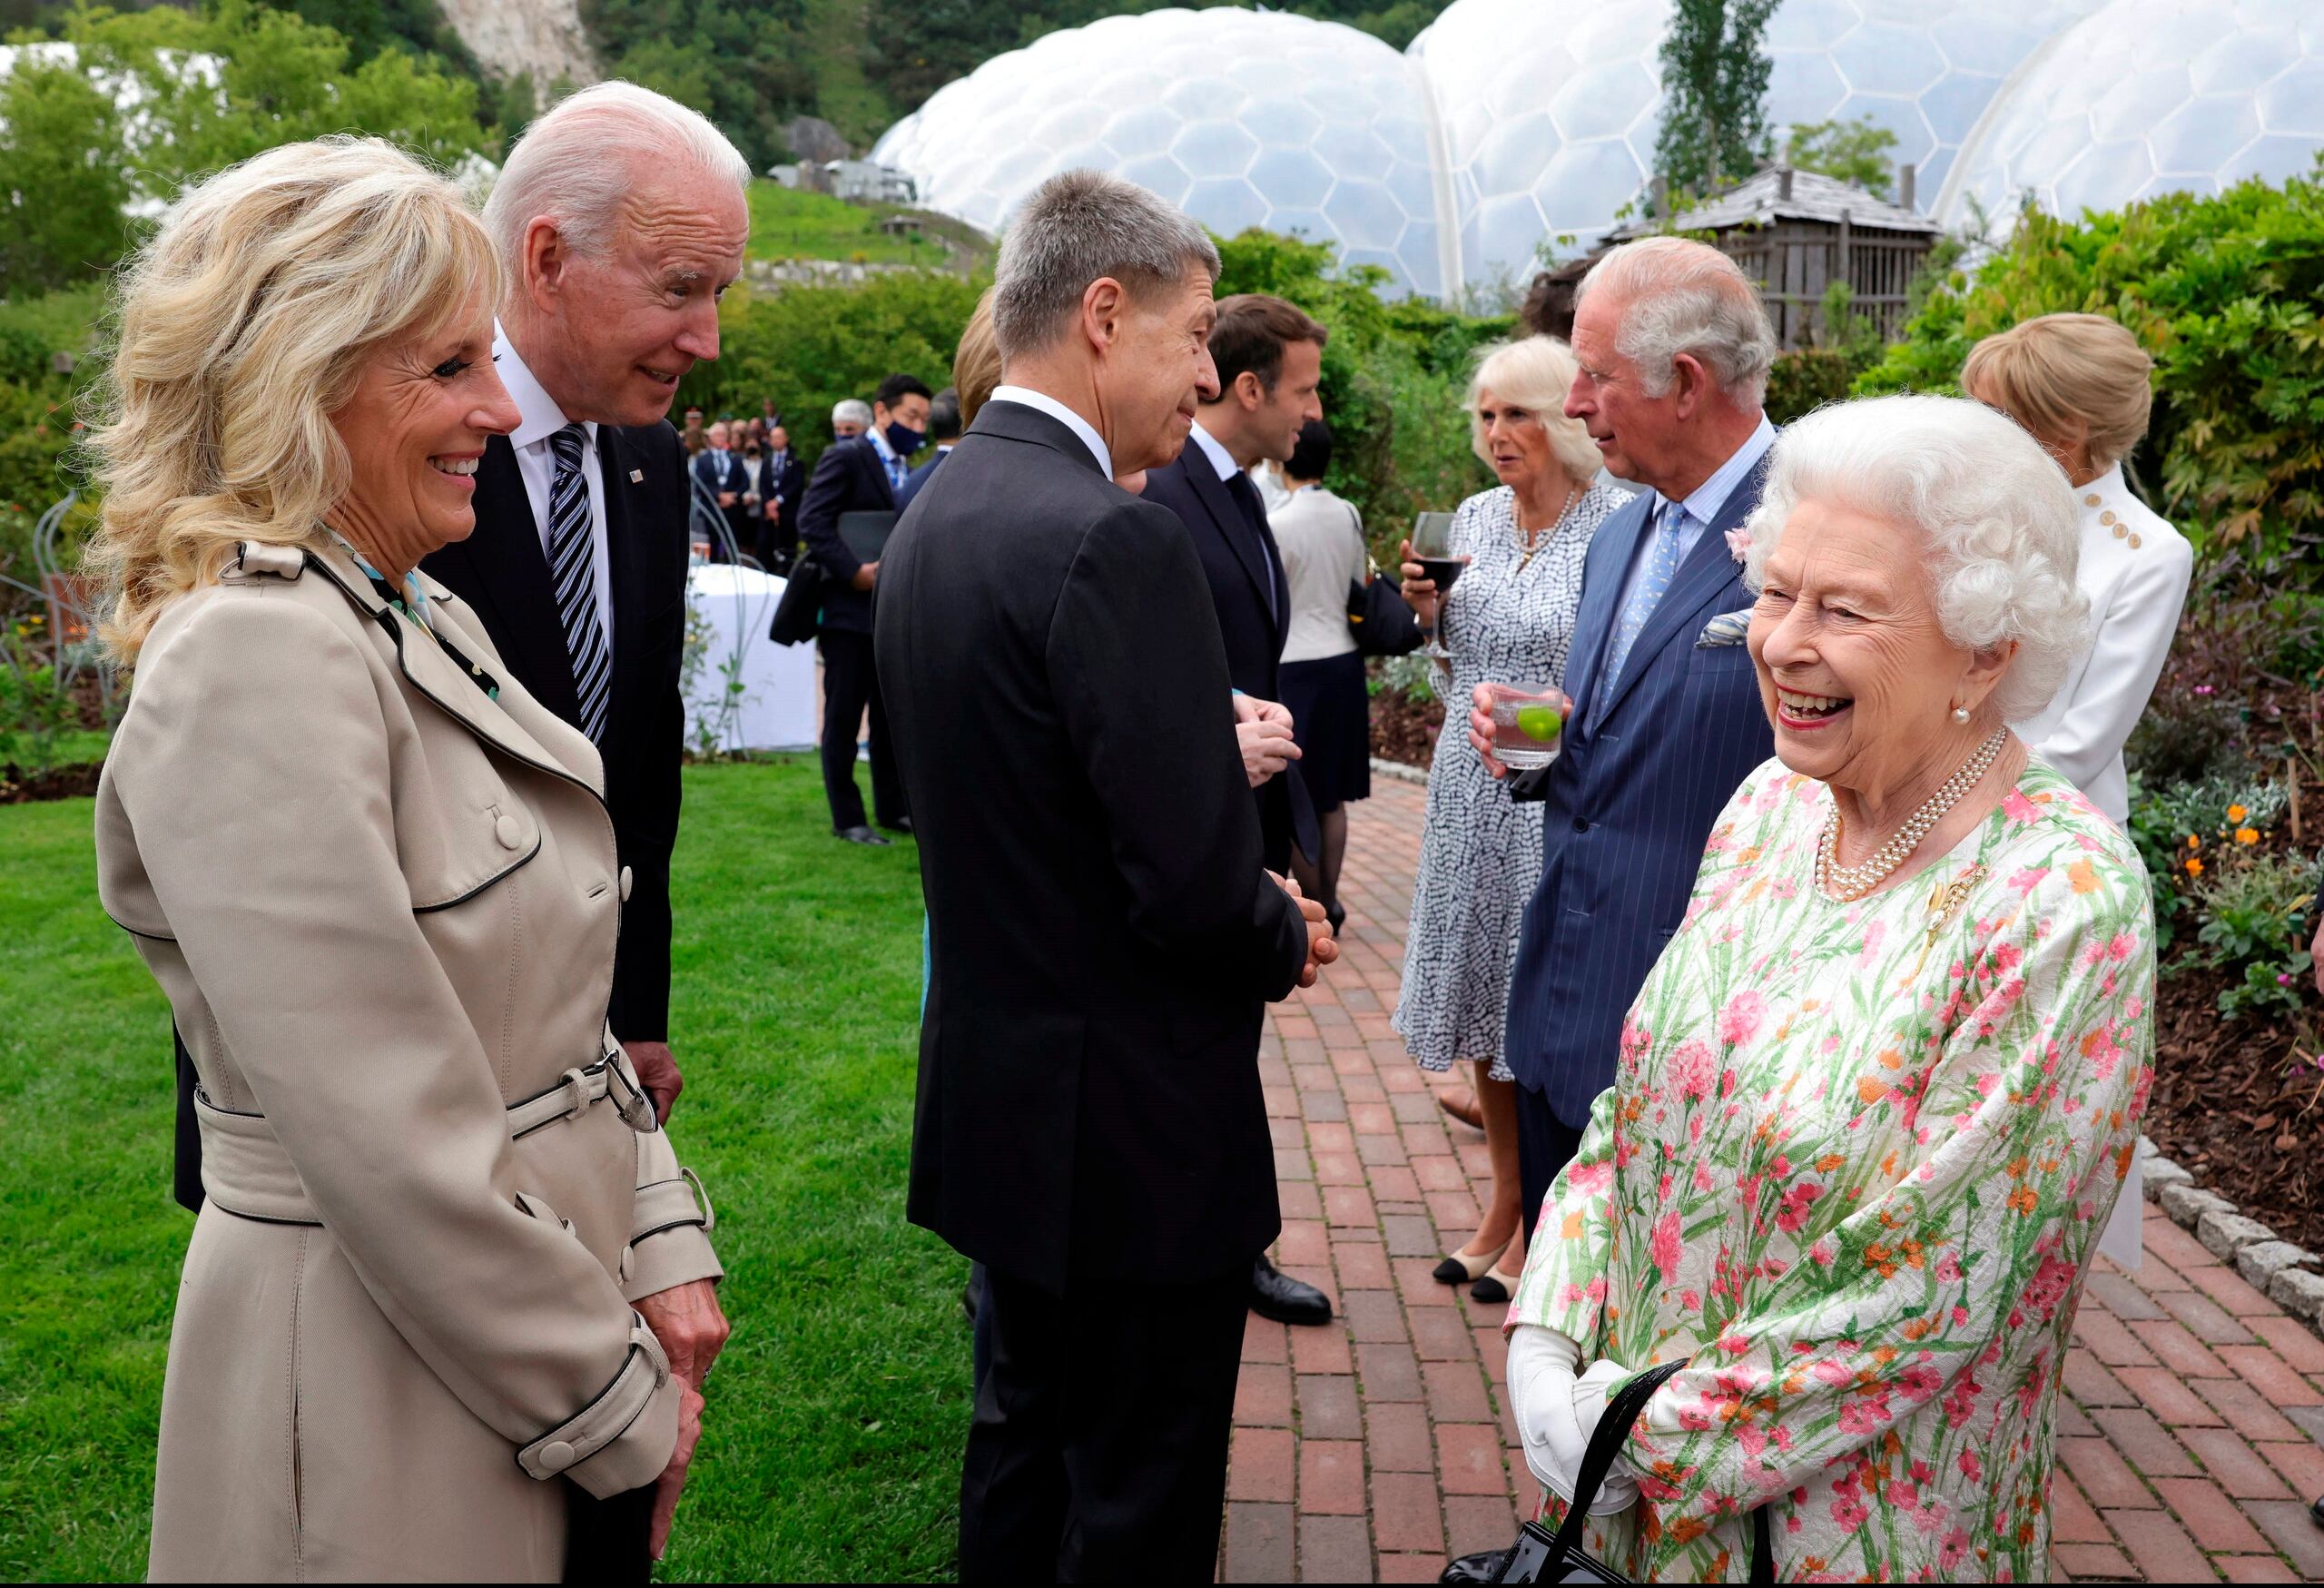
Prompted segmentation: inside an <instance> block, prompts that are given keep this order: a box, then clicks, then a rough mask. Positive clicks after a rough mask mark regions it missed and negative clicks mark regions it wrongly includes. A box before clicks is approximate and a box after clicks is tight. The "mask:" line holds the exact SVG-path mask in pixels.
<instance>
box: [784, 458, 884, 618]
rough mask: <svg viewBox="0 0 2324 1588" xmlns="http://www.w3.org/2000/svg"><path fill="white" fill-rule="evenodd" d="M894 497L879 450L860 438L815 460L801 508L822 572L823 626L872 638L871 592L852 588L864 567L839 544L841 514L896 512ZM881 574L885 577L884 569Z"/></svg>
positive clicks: (805, 533) (804, 527) (803, 524)
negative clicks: (857, 573)
mask: <svg viewBox="0 0 2324 1588" xmlns="http://www.w3.org/2000/svg"><path fill="white" fill-rule="evenodd" d="M895 507H896V493H895V491H894V489H893V488H891V487H890V485H889V484H888V470H887V468H886V466H885V465H883V464H882V463H881V461H880V453H879V449H877V448H875V447H873V446H872V443H871V441H870V440H869V439H866V438H864V437H862V436H850V437H849V438H848V439H845V440H843V441H833V442H832V444H831V445H830V446H829V447H828V448H826V449H824V451H823V455H822V457H821V458H818V459H815V471H814V473H812V474H811V475H809V476H808V477H807V497H806V499H805V500H804V501H803V502H801V503H800V504H799V533H800V536H801V538H803V539H804V540H805V541H806V542H807V550H808V551H809V552H810V553H811V554H812V556H813V557H814V559H815V560H816V561H817V562H818V563H820V564H822V569H823V575H824V579H823V626H824V627H825V628H840V629H848V630H851V631H852V632H854V633H856V634H870V633H871V632H872V592H871V591H869V590H857V589H852V588H850V587H849V585H848V581H849V580H850V579H852V578H853V577H855V573H856V570H857V569H858V568H860V567H862V566H863V564H862V561H861V560H859V559H858V558H857V557H856V555H855V554H854V553H853V552H852V551H850V550H848V548H847V543H846V542H845V541H843V540H842V539H841V538H839V516H840V515H841V514H842V513H860V512H878V511H881V510H885V511H889V512H893V511H894V510H895ZM881 571H882V572H884V571H885V569H884V568H883V569H882V570H881Z"/></svg>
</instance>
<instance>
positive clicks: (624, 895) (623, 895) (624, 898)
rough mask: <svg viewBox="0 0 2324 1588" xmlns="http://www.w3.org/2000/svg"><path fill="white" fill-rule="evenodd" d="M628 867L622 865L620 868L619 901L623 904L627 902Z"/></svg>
mask: <svg viewBox="0 0 2324 1588" xmlns="http://www.w3.org/2000/svg"><path fill="white" fill-rule="evenodd" d="M629 886H630V875H629V868H628V867H627V866H624V867H622V868H621V902H623V903H625V904H626V903H628V902H629Z"/></svg>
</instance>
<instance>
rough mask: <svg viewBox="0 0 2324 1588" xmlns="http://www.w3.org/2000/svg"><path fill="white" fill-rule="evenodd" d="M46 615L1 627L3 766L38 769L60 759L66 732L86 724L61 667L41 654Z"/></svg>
mask: <svg viewBox="0 0 2324 1588" xmlns="http://www.w3.org/2000/svg"><path fill="white" fill-rule="evenodd" d="M42 627H43V623H42V620H41V619H40V618H38V617H36V616H35V617H26V618H22V619H19V620H18V621H16V622H15V623H12V624H9V625H7V626H5V627H0V766H11V765H13V766H15V767H17V768H18V769H19V770H21V771H24V772H28V773H32V774H35V775H37V774H40V773H44V772H46V771H49V770H50V769H51V768H53V767H54V766H55V765H56V764H57V751H58V747H59V745H62V744H63V743H64V737H65V735H66V734H67V733H68V732H69V731H70V730H72V729H73V728H74V727H76V726H78V725H79V724H80V713H79V711H78V710H77V709H76V708H75V707H74V704H73V699H72V696H71V695H68V694H67V693H66V692H65V690H64V687H63V686H61V685H60V684H59V683H58V682H57V677H56V669H55V668H54V666H51V665H49V663H47V662H46V661H44V660H43V659H42V657H41V654H40V652H41V647H42V644H43V638H44V636H42V634H41V629H42Z"/></svg>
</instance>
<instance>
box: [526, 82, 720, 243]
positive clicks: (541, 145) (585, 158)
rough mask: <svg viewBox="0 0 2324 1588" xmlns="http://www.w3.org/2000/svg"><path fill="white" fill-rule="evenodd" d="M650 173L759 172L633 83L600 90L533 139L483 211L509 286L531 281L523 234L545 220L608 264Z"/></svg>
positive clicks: (700, 121)
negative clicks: (625, 215) (618, 226)
mask: <svg viewBox="0 0 2324 1588" xmlns="http://www.w3.org/2000/svg"><path fill="white" fill-rule="evenodd" d="M645 171H660V172H675V173H679V174H684V175H701V176H706V177H710V178H714V179H718V180H723V181H726V182H733V183H734V191H735V192H737V193H741V192H744V191H746V190H747V189H748V188H749V187H750V184H751V163H750V162H749V161H748V160H745V159H743V153H742V151H741V150H739V149H737V148H735V147H734V144H733V143H730V142H729V141H728V140H727V137H726V134H725V133H722V132H720V131H719V130H718V129H717V128H716V127H714V126H713V125H711V123H709V121H708V120H707V119H705V118H704V116H703V115H701V114H700V113H697V112H695V111H691V110H688V109H687V108H686V107H685V106H684V105H682V104H679V103H678V102H677V101H676V100H675V99H672V98H670V97H668V96H667V95H666V94H656V93H655V92H654V91H653V90H652V89H650V88H641V87H639V86H638V85H637V84H635V83H622V82H610V83H599V84H594V85H592V86H590V87H587V88H584V89H582V90H581V91H580V92H579V93H577V94H570V95H568V96H566V98H564V99H562V100H559V101H558V102H557V103H556V106H555V107H554V108H552V109H551V110H550V111H548V113H547V114H545V115H543V116H541V117H539V118H538V119H537V120H536V121H535V122H534V123H532V125H530V126H528V127H527V128H526V129H525V133H524V136H522V137H520V138H518V139H517V144H516V147H515V148H513V149H511V150H509V152H508V163H507V164H506V165H505V166H503V167H501V170H500V179H499V180H498V181H497V182H495V183H493V187H492V196H491V197H489V198H487V199H486V200H485V202H484V225H485V230H486V231H487V232H491V233H492V241H493V243H494V245H495V246H496V247H497V248H498V249H499V250H500V259H501V262H502V263H503V265H505V266H506V267H507V271H508V277H509V281H510V283H511V284H512V285H513V284H515V283H516V282H518V281H522V280H523V279H524V276H523V269H524V252H525V232H526V231H527V228H529V227H530V226H531V225H532V223H533V222H535V221H537V220H538V219H540V218H541V217H543V216H547V217H548V218H549V219H551V220H553V221H554V222H556V232H557V235H558V236H559V237H561V238H563V239H564V240H565V242H566V244H567V245H568V246H569V247H571V248H572V249H573V250H574V251H575V252H577V253H582V254H586V255H589V256H591V257H593V258H595V257H602V256H603V255H604V253H605V252H606V248H607V247H608V246H609V245H610V244H611V243H612V242H613V233H614V224H615V218H616V217H617V216H618V214H619V213H620V210H621V205H622V202H623V201H624V200H625V199H626V198H627V197H628V196H629V195H630V194H631V193H632V192H635V191H636V187H637V182H638V177H639V174H640V173H642V172H645Z"/></svg>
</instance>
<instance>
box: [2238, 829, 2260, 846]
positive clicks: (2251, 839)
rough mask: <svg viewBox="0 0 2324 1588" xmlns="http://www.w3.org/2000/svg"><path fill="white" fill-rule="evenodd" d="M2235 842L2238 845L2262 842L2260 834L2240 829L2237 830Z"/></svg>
mask: <svg viewBox="0 0 2324 1588" xmlns="http://www.w3.org/2000/svg"><path fill="white" fill-rule="evenodd" d="M2235 841H2236V842H2237V843H2259V842H2260V834H2259V833H2256V832H2254V831H2253V830H2252V829H2251V828H2249V827H2238V828H2237V829H2236V830H2235Z"/></svg>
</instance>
